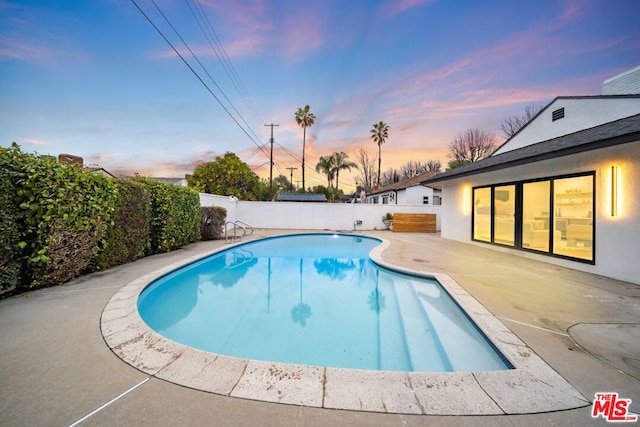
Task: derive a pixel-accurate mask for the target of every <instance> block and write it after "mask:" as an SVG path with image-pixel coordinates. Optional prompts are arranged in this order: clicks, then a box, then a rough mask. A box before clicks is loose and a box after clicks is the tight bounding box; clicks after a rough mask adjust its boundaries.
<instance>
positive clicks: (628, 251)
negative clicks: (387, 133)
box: [423, 67, 640, 284]
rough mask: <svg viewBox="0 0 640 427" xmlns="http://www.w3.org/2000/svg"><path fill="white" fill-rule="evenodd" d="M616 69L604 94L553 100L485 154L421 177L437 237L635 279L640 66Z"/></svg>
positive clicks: (638, 274)
mask: <svg viewBox="0 0 640 427" xmlns="http://www.w3.org/2000/svg"><path fill="white" fill-rule="evenodd" d="M620 76H621V77H620V78H622V77H624V79H625V81H624V82H623V84H618V83H619V82H617V78H618V77H616V78H613V79H609V80H607V81H606V82H605V84H604V87H603V93H608V95H601V96H581V97H558V98H556V99H554V100H553V101H552V102H551V103H550V104H549V105H547V106H546V107H545V108H544V109H543V110H542V111H540V113H539V114H538V115H536V116H535V117H534V118H533V119H532V120H531V122H529V123H528V124H527V125H526V126H525V127H524V128H523V129H521V130H520V131H519V132H518V133H516V134H515V135H514V136H512V137H511V138H510V139H509V140H507V141H506V142H505V143H504V144H503V145H502V146H501V147H499V148H498V149H497V150H496V151H495V153H494V154H492V155H491V156H490V157H488V158H486V159H484V160H481V161H479V162H476V163H471V164H468V165H465V166H461V167H459V168H456V169H453V170H450V171H447V172H444V173H442V174H440V175H438V176H436V177H433V178H430V179H427V180H424V181H423V183H425V184H428V185H431V184H433V183H434V182H441V183H442V191H443V193H444V195H445V197H446V198H447V203H446V204H445V205H444V206H443V212H442V219H441V232H442V237H443V238H446V239H452V240H458V241H461V242H468V243H474V244H482V245H487V247H493V248H496V249H500V250H505V251H508V252H513V253H518V254H521V255H523V256H526V257H528V258H535V259H539V260H543V261H546V262H550V263H554V264H558V265H563V266H567V267H571V268H574V269H577V270H583V271H587V272H591V273H595V274H600V275H603V276H607V277H612V278H616V279H620V280H626V281H629V282H633V283H637V284H640V262H638V261H639V260H640V245H639V244H638V242H640V67H639V68H636V69H635V70H632V71H630V72H627V73H623V74H622V75H620ZM629 76H632V77H633V79H630V78H629ZM634 79H635V80H634ZM615 87H623V88H624V90H632V91H634V94H631V95H622V94H611V92H612V91H613V89H612V88H614V89H615ZM630 88H631V89H630Z"/></svg>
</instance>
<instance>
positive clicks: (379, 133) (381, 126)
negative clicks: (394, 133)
mask: <svg viewBox="0 0 640 427" xmlns="http://www.w3.org/2000/svg"><path fill="white" fill-rule="evenodd" d="M387 138H389V125H388V124H386V123H385V122H383V121H380V122H378V123H374V124H373V129H371V139H373V141H374V142H375V143H376V144H378V187H379V186H380V166H381V165H382V144H384V142H385V141H386V140H387Z"/></svg>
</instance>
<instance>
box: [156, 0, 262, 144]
mask: <svg viewBox="0 0 640 427" xmlns="http://www.w3.org/2000/svg"><path fill="white" fill-rule="evenodd" d="M151 3H153V5H154V6H155V7H156V9H157V10H158V12H159V13H160V15H161V16H162V17H163V18H164V20H165V22H166V23H167V24H168V25H169V27H171V29H172V30H173V32H174V33H175V34H176V36H178V38H179V39H180V41H181V42H182V44H183V45H184V47H185V48H186V49H187V50H188V51H189V53H191V56H193V58H194V59H195V60H196V62H197V63H198V64H199V65H200V67H201V68H202V70H203V71H204V72H205V74H206V75H207V76H208V77H209V80H211V82H212V83H213V84H214V85H215V86H216V88H218V91H220V93H221V94H222V96H224V98H225V99H226V100H227V102H228V103H229V105H230V106H231V108H233V110H234V111H235V112H236V114H237V115H238V116H239V117H240V119H241V120H242V121H243V123H244V124H245V125H246V126H247V128H248V129H249V130H250V131H251V133H252V134H253V136H255V137H256V138H257V139H260V137H259V136H258V135H256V133H255V132H254V131H253V129H252V128H251V126H250V125H249V123H247V121H246V120H245V119H244V117H243V116H242V114H241V113H240V112H239V111H238V109H237V108H236V107H235V106H234V105H233V102H231V100H230V99H229V97H228V96H227V95H226V94H225V93H224V91H223V90H222V88H221V87H220V85H218V83H217V82H216V81H215V79H214V78H213V76H211V74H210V73H209V71H207V69H206V67H205V66H204V64H203V63H202V62H201V61H200V59H198V57H197V56H196V54H195V53H193V51H192V50H191V48H190V47H189V45H188V44H187V42H186V41H185V40H184V38H183V37H182V36H181V35H180V33H179V32H178V30H177V29H176V28H175V27H174V26H173V24H172V23H171V21H169V18H167V16H166V15H165V14H164V12H163V11H162V9H160V7H159V6H158V4H157V3H156V2H155V0H151Z"/></svg>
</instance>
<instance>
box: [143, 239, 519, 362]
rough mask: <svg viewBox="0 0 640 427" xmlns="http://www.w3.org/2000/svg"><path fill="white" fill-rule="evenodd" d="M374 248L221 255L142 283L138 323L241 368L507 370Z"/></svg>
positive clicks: (476, 335) (466, 322) (440, 302)
mask: <svg viewBox="0 0 640 427" xmlns="http://www.w3.org/2000/svg"><path fill="white" fill-rule="evenodd" d="M378 244H380V241H379V240H377V239H373V238H368V237H359V236H352V235H331V234H302V235H292V236H283V237H274V238H269V239H264V240H259V241H254V242H250V243H245V244H242V245H239V246H235V247H232V248H229V249H227V250H225V251H223V252H219V253H217V254H214V255H212V256H210V257H208V258H205V259H202V260H200V261H198V262H195V263H192V264H190V265H188V266H185V267H182V268H180V269H178V270H175V271H173V272H172V273H170V274H168V275H166V276H163V277H162V278H160V279H158V280H156V281H155V282H153V283H151V284H150V285H149V286H148V287H147V288H146V289H145V290H144V291H143V292H142V294H141V295H140V297H139V300H138V310H139V312H140V315H141V317H142V319H143V320H144V321H145V322H146V323H147V324H148V325H149V326H150V327H151V328H152V329H154V330H155V331H157V332H158V333H160V334H161V335H164V336H165V337H167V338H169V339H172V340H174V341H177V342H180V343H182V344H185V345H188V346H191V347H195V348H198V349H202V350H206V351H210V352H214V353H219V354H225V355H228V356H235V357H240V358H248V359H259V360H266V361H274V362H284V363H295V364H301V365H315V366H331V367H341V368H357V369H370V370H386V371H418V372H450V371H487V370H501V369H509V368H510V366H508V362H505V359H504V358H503V357H502V356H501V355H500V354H499V353H498V352H497V350H496V349H495V348H494V347H493V346H492V345H491V344H490V343H489V341H488V340H487V339H486V337H485V336H484V335H483V334H482V333H481V332H480V331H479V330H478V328H477V327H476V326H475V325H474V324H473V323H472V322H471V320H470V319H469V318H468V317H467V315H466V314H465V313H464V312H463V311H462V310H461V309H460V307H459V306H458V305H457V304H456V303H455V302H454V301H453V300H452V299H451V297H450V296H449V295H448V294H447V292H446V291H445V290H444V289H443V288H442V287H441V286H440V284H439V283H438V282H437V281H436V280H433V279H425V278H419V277H415V276H410V275H406V274H400V273H397V272H393V271H390V270H387V269H384V268H382V267H380V266H378V265H376V264H374V263H373V262H372V261H371V260H370V259H369V256H368V254H369V252H370V251H371V249H372V248H374V247H375V246H377V245H378Z"/></svg>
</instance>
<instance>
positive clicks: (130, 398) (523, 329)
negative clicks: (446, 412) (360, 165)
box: [0, 230, 640, 426]
mask: <svg viewBox="0 0 640 427" xmlns="http://www.w3.org/2000/svg"><path fill="white" fill-rule="evenodd" d="M279 233H282V231H272V230H257V231H256V234H255V235H254V236H253V237H263V236H269V235H273V234H279ZM366 234H368V235H374V236H379V237H383V238H385V239H387V240H390V241H391V243H392V244H391V246H390V248H388V249H387V250H386V251H384V252H383V259H384V260H385V261H387V262H390V263H393V264H397V265H399V266H402V267H405V268H411V269H420V270H425V271H430V272H435V273H446V274H449V275H450V276H451V277H453V278H454V279H455V280H456V281H457V282H458V283H459V284H460V285H462V286H463V287H464V288H465V289H466V290H467V291H468V292H469V293H470V294H471V295H473V296H474V297H475V298H476V299H477V300H478V301H479V302H480V303H481V304H483V305H484V306H485V307H486V308H487V309H488V310H489V311H490V312H492V313H493V314H495V315H496V316H498V317H499V318H500V319H501V320H502V322H503V323H504V325H506V326H507V327H508V328H510V329H511V330H512V331H513V332H514V333H515V334H516V335H517V336H518V337H519V338H520V339H521V340H523V341H524V342H525V343H526V344H527V345H528V346H529V347H530V348H531V349H533V351H535V352H536V353H537V354H538V355H539V356H540V357H541V358H542V359H544V360H545V361H546V362H547V363H548V364H549V365H550V366H551V367H552V368H553V369H554V370H555V371H556V372H558V373H559V374H560V375H561V376H562V377H564V378H565V379H566V380H567V381H568V382H569V383H570V384H571V385H572V386H573V387H574V388H575V389H576V390H577V391H578V392H579V393H580V394H582V395H583V396H585V397H586V398H587V399H589V400H592V399H593V396H594V394H595V393H596V392H604V391H614V392H618V393H619V395H620V397H622V398H627V399H632V401H633V403H632V410H633V411H634V412H636V413H638V412H640V286H639V285H634V284H630V283H626V282H620V281H616V280H612V279H606V278H603V277H600V276H595V275H591V274H587V273H582V272H578V271H575V270H570V269H566V268H562V267H557V266H553V265H550V264H546V263H541V262H537V261H532V260H529V259H526V258H523V257H519V256H513V255H509V254H505V253H501V252H498V251H494V250H491V249H487V248H484V247H477V246H473V245H466V244H460V243H456V242H451V241H447V240H443V239H441V238H440V237H438V236H435V235H425V234H409V233H390V232H383V231H377V232H368V233H366ZM223 245H224V244H223V243H222V242H219V241H214V242H201V243H197V244H194V245H190V246H189V247H187V248H184V249H181V250H178V251H175V252H172V253H168V254H162V255H156V256H153V257H148V258H145V259H142V260H139V261H137V262H135V263H131V264H127V265H124V266H120V267H117V268H114V269H111V270H108V271H105V272H99V273H95V274H92V275H88V276H84V277H81V278H78V279H76V280H74V281H72V282H70V283H68V284H66V285H64V286H60V287H56V288H49V289H44V290H38V291H34V292H31V293H27V294H23V295H19V296H16V297H12V298H8V299H5V300H2V301H0V325H1V326H2V329H1V330H0V361H1V362H0V425H2V426H13V425H16V426H40V425H42V426H44V425H46V426H69V425H72V424H74V423H76V422H77V421H79V420H83V421H81V422H80V423H79V424H78V425H143V426H144V425H153V426H158V425H221V426H227V425H229V426H231V425H234V426H237V425H265V426H270V425H296V426H298V425H299V426H307V425H308V426H312V425H327V424H335V425H341V426H343V425H347V426H349V425H353V426H356V425H367V426H377V425H380V426H394V425H397V426H403V425H434V424H436V425H456V426H458V425H491V426H525V425H563V426H573V425H575V426H584V425H605V424H606V422H605V421H604V420H602V419H598V420H592V419H591V417H590V411H591V409H590V407H589V406H588V405H587V406H585V407H583V408H578V409H574V410H569V411H559V412H552V413H542V414H533V415H498V416H465V417H451V416H449V417H447V416H421V415H390V414H376V413H369V412H356V411H341V410H329V409H319V408H307V407H301V406H293V405H282V404H274V403H265V402H258V401H252V400H244V399H238V398H231V397H224V396H219V395H215V394H211V393H206V392H201V391H197V390H192V389H189V388H185V387H181V386H178V385H175V384H172V383H170V382H167V381H164V380H161V379H158V378H156V377H153V376H149V375H147V374H144V373H142V372H140V371H138V370H136V369H134V368H132V367H131V366H129V365H127V364H125V363H124V362H123V361H122V360H120V359H119V358H118V357H116V356H115V355H114V354H113V353H112V352H111V350H109V348H108V347H107V345H106V344H105V342H104V339H103V337H102V334H101V331H100V317H101V314H102V310H103V309H104V307H105V305H106V304H107V302H108V301H109V300H110V299H111V297H112V296H113V295H114V294H115V293H116V292H117V291H118V290H119V289H120V288H122V287H123V286H125V285H127V284H128V283H130V282H132V281H134V280H136V279H137V278H139V277H140V276H142V275H145V274H148V273H151V272H153V271H155V270H158V269H160V268H162V267H164V266H166V265H167V264H171V263H174V262H177V261H179V260H181V259H186V258H189V257H192V256H194V255H197V254H198V253H205V252H208V251H211V250H212V249H215V248H217V247H222V246H223ZM118 397H119V398H118ZM115 398H117V399H116V400H114V399H115ZM112 400H114V401H113V402H112V403H110V404H109V402H111V401H112ZM107 404H108V405H107ZM105 405H106V406H105ZM96 410H98V411H97V412H95V413H94V414H93V415H91V416H89V417H88V418H84V417H86V416H87V415H89V414H92V412H94V411H96Z"/></svg>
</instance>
